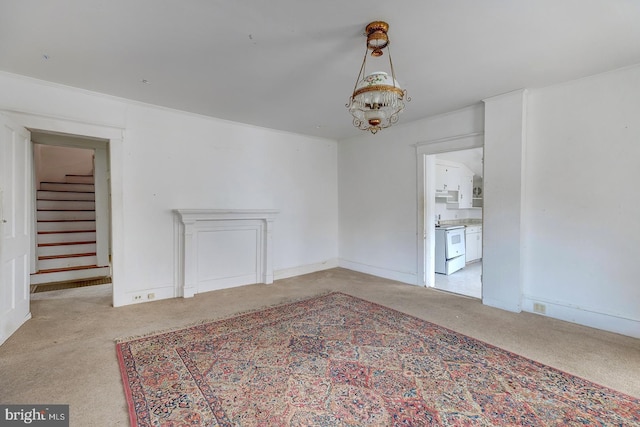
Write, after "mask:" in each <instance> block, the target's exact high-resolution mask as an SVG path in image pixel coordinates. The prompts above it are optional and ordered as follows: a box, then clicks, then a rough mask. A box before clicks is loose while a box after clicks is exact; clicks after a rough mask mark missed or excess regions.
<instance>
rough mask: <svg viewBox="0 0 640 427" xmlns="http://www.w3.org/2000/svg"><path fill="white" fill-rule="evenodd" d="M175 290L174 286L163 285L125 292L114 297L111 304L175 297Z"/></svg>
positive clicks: (117, 304)
mask: <svg viewBox="0 0 640 427" xmlns="http://www.w3.org/2000/svg"><path fill="white" fill-rule="evenodd" d="M175 290H176V288H175V286H163V287H161V288H149V289H141V290H136V291H130V292H125V293H123V294H122V295H118V296H116V297H115V298H114V301H113V306H114V307H122V306H125V305H131V304H140V303H143V302H151V301H158V300H161V299H169V298H175V296H176V295H175Z"/></svg>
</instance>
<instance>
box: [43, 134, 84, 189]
mask: <svg viewBox="0 0 640 427" xmlns="http://www.w3.org/2000/svg"><path fill="white" fill-rule="evenodd" d="M33 157H34V159H35V167H36V168H35V171H36V183H37V186H38V188H40V183H41V182H43V181H44V182H65V179H66V175H67V174H72V175H91V174H93V150H85V149H82V148H73V147H58V146H54V145H42V144H34V147H33Z"/></svg>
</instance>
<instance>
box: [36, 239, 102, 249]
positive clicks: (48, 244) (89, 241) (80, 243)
mask: <svg viewBox="0 0 640 427" xmlns="http://www.w3.org/2000/svg"><path fill="white" fill-rule="evenodd" d="M93 243H96V241H95V240H87V241H82V242H56V243H38V247H39V248H40V247H49V246H71V245H91V244H93Z"/></svg>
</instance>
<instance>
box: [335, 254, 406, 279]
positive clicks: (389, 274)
mask: <svg viewBox="0 0 640 427" xmlns="http://www.w3.org/2000/svg"><path fill="white" fill-rule="evenodd" d="M338 266H339V267H343V268H346V269H348V270H353V271H358V272H360V273H366V274H371V275H372V276H377V277H382V278H384V279H389V280H395V281H398V282H402V283H408V284H409V285H415V284H416V283H417V280H418V278H417V274H416V273H408V272H403V271H395V270H388V269H386V268H380V267H374V266H372V265H366V264H360V263H358V262H353V261H348V260H346V259H342V258H340V259H339V261H338Z"/></svg>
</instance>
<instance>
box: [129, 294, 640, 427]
mask: <svg viewBox="0 0 640 427" xmlns="http://www.w3.org/2000/svg"><path fill="white" fill-rule="evenodd" d="M117 354H118V358H119V362H120V369H121V374H122V379H123V383H124V389H125V394H126V397H127V401H128V404H129V413H130V418H131V424H132V425H133V426H140V427H142V426H224V427H227V426H264V427H277V426H326V427H334V426H345V427H346V426H349V427H353V426H558V427H560V426H563V427H565V426H625V427H627V426H640V400H639V399H635V398H633V397H630V396H627V395H624V394H622V393H619V392H616V391H614V390H611V389H608V388H606V387H602V386H599V385H596V384H594V383H591V382H589V381H586V380H584V379H581V378H578V377H575V376H572V375H569V374H567V373H564V372H561V371H558V370H556V369H553V368H551V367H548V366H545V365H542V364H540V363H537V362H535V361H532V360H529V359H526V358H524V357H521V356H518V355H516V354H513V353H510V352H508V351H505V350H502V349H500V348H497V347H494V346H491V345H489V344H486V343H483V342H480V341H478V340H476V339H473V338H470V337H467V336H465V335H461V334H459V333H456V332H453V331H451V330H449V329H446V328H443V327H440V326H438V325H435V324H432V323H429V322H426V321H424V320H420V319H418V318H415V317H412V316H409V315H406V314H403V313H400V312H398V311H395V310H393V309H390V308H387V307H384V306H381V305H378V304H374V303H371V302H368V301H365V300H362V299H359V298H355V297H352V296H349V295H346V294H342V293H331V294H328V295H323V296H318V297H314V298H311V299H308V300H304V301H299V302H294V303H289V304H284V305H281V306H277V307H272V308H268V309H264V310H261V311H256V312H251V313H247V314H242V315H238V316H236V317H233V318H229V319H224V320H219V321H214V322H210V323H203V324H200V325H197V326H192V327H188V328H185V329H181V330H177V331H173V332H167V333H159V334H157V335H152V336H147V337H142V338H138V339H132V340H129V341H123V342H119V343H118V344H117Z"/></svg>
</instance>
